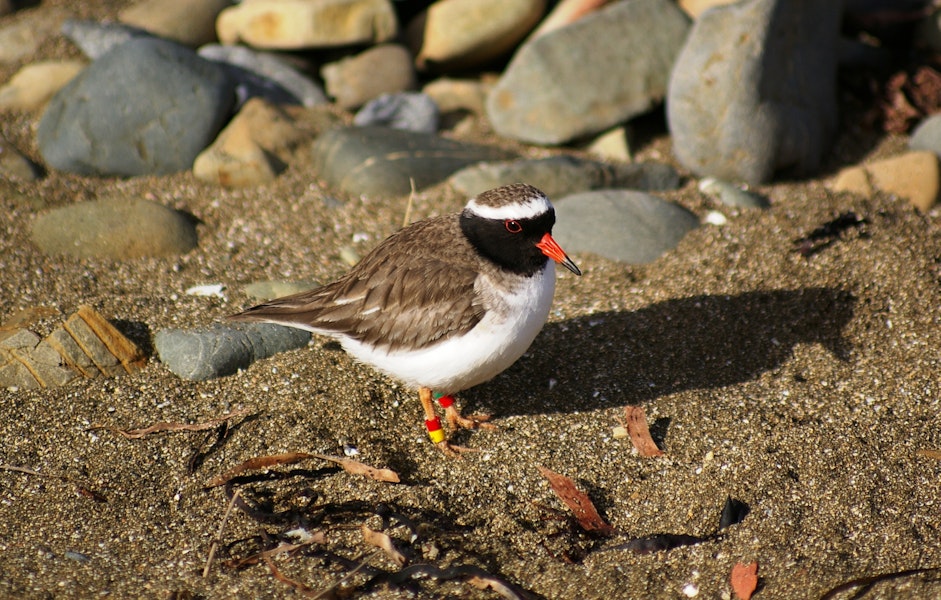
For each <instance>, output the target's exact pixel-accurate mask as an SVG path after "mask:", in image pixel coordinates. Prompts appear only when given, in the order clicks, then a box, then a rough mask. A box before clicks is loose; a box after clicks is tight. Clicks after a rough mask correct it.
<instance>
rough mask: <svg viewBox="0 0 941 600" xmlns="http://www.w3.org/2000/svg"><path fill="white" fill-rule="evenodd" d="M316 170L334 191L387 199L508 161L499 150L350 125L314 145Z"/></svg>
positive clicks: (505, 155)
mask: <svg viewBox="0 0 941 600" xmlns="http://www.w3.org/2000/svg"><path fill="white" fill-rule="evenodd" d="M313 155H314V169H315V172H316V173H317V175H318V176H319V177H321V178H323V180H324V182H325V183H326V184H327V185H328V186H330V187H331V188H333V189H337V190H342V191H344V192H346V193H348V194H351V195H354V196H358V195H360V194H365V195H368V196H377V197H381V198H382V197H384V198H388V197H390V196H403V195H406V194H408V193H409V192H410V191H411V187H412V186H411V183H410V182H411V181H414V182H415V188H416V189H422V188H425V187H427V186H429V185H434V184H436V183H438V182H440V181H444V180H445V179H447V178H448V176H450V175H451V174H452V173H454V172H455V171H457V170H458V169H461V168H463V167H466V166H468V165H471V164H474V163H477V162H481V161H494V160H507V159H509V158H511V156H512V155H511V154H510V153H509V152H507V151H505V150H502V149H500V148H495V147H490V146H480V145H476V144H469V143H466V142H460V141H457V140H452V139H447V138H443V137H440V136H437V135H434V134H427V133H415V132H412V131H405V130H401V129H389V128H388V127H375V126H370V127H346V128H340V129H334V130H332V131H328V132H326V133H324V134H322V135H321V136H320V137H318V138H317V140H316V141H315V142H314V145H313Z"/></svg>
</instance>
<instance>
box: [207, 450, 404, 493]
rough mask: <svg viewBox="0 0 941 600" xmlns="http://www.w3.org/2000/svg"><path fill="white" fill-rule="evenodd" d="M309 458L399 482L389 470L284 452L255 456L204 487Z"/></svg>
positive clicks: (352, 461) (213, 479) (336, 457)
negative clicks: (244, 474)
mask: <svg viewBox="0 0 941 600" xmlns="http://www.w3.org/2000/svg"><path fill="white" fill-rule="evenodd" d="M311 458H319V459H320V460H326V461H328V462H332V463H336V464H338V465H340V466H341V467H342V468H343V470H345V471H346V472H348V473H353V474H354V475H365V476H366V477H370V478H372V479H375V480H377V481H387V482H392V483H398V482H399V476H398V474H397V473H396V472H395V471H392V470H390V469H377V468H375V467H370V466H369V465H365V464H363V463H361V462H358V461H355V460H351V459H349V458H340V457H338V456H328V455H326V454H315V453H314V454H312V453H309V452H286V453H284V454H272V455H269V456H256V457H255V458H250V459H248V460H246V461H245V462H243V463H242V464H240V465H236V466H235V467H233V468H231V469H229V470H228V471H226V472H225V473H223V474H222V475H219V476H217V477H213V478H212V479H210V480H209V481H208V482H206V487H216V486H220V485H225V484H226V483H228V482H229V481H230V480H231V479H232V478H233V477H235V476H237V475H240V474H242V473H244V472H245V471H255V470H258V469H268V468H270V467H276V466H279V465H292V464H294V463H299V462H301V461H305V460H309V459H311Z"/></svg>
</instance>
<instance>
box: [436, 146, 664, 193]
mask: <svg viewBox="0 0 941 600" xmlns="http://www.w3.org/2000/svg"><path fill="white" fill-rule="evenodd" d="M449 181H450V183H451V185H452V186H454V188H455V189H456V190H457V191H459V192H461V193H462V194H464V195H466V196H467V197H468V198H470V197H471V196H476V195H477V194H479V193H481V192H484V191H486V190H489V189H493V188H495V187H499V186H502V185H507V184H510V183H516V182H518V181H525V182H527V183H529V184H531V185H533V186H535V187H537V188H539V189H540V190H542V191H543V192H545V193H546V194H547V195H548V196H549V197H550V198H558V197H561V196H565V195H568V194H574V193H577V192H584V191H587V190H593V189H599V188H632V189H637V190H672V189H676V188H678V187H679V183H680V177H679V175H678V174H677V172H676V170H675V169H674V168H673V167H671V166H670V165H666V164H661V163H637V164H617V165H615V164H609V163H604V162H598V161H593V160H587V159H583V158H576V157H574V156H564V155H563V156H552V157H549V158H537V159H526V160H515V161H511V162H491V163H481V164H476V165H471V166H469V167H465V168H464V169H461V170H460V171H458V172H457V173H455V174H454V175H452V176H451V178H450V180H449Z"/></svg>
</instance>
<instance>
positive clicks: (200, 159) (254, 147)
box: [193, 98, 303, 187]
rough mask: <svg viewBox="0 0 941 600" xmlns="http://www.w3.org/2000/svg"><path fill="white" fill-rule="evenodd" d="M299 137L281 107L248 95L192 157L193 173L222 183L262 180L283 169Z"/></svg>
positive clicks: (239, 184) (248, 183) (236, 184)
mask: <svg viewBox="0 0 941 600" xmlns="http://www.w3.org/2000/svg"><path fill="white" fill-rule="evenodd" d="M302 137H303V134H302V133H301V131H300V130H299V129H298V128H297V127H295V125H294V121H293V119H291V118H290V117H289V116H288V115H287V114H286V113H285V112H284V111H282V110H280V109H278V108H277V107H275V106H273V105H271V104H268V103H267V102H265V101H264V100H262V99H260V98H252V99H251V100H249V101H248V102H246V103H245V106H243V107H242V110H240V111H239V113H238V114H237V115H236V116H235V118H233V119H232V122H231V123H229V125H228V126H227V127H226V128H225V129H224V130H223V131H222V132H221V133H220V134H219V136H218V137H217V138H216V140H215V141H214V142H213V143H212V145H211V146H209V147H208V148H206V149H205V150H204V151H203V152H201V153H200V154H199V156H197V157H196V160H195V162H194V163H193V174H194V175H195V176H196V177H198V178H199V179H202V180H203V181H209V182H211V183H216V184H218V185H221V186H223V187H246V186H252V185H259V184H263V183H266V182H268V181H271V180H273V179H274V178H275V177H277V175H278V173H280V172H281V171H283V170H284V168H285V165H286V162H287V159H288V156H287V153H288V152H287V151H288V150H289V149H290V148H292V147H294V146H295V145H296V144H297V142H298V141H299V140H300V139H301V138H302Z"/></svg>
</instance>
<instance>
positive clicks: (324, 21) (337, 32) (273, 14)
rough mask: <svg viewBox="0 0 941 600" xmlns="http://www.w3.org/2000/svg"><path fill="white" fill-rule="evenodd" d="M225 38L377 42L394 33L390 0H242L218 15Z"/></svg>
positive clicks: (280, 44) (287, 43)
mask: <svg viewBox="0 0 941 600" xmlns="http://www.w3.org/2000/svg"><path fill="white" fill-rule="evenodd" d="M216 33H217V34H218V36H219V41H220V42H222V43H223V44H236V43H238V42H244V43H246V44H248V45H250V46H254V47H256V48H271V49H283V50H287V49H297V48H328V47H332V46H344V45H349V44H366V43H379V42H384V41H387V40H390V39H392V38H393V37H395V36H396V35H397V34H398V19H397V17H396V15H395V11H394V10H393V8H392V3H391V2H390V0H246V1H245V2H242V3H241V4H238V5H236V6H232V7H230V8H227V9H225V10H223V11H222V12H221V13H220V14H219V18H218V19H217V20H216Z"/></svg>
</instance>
